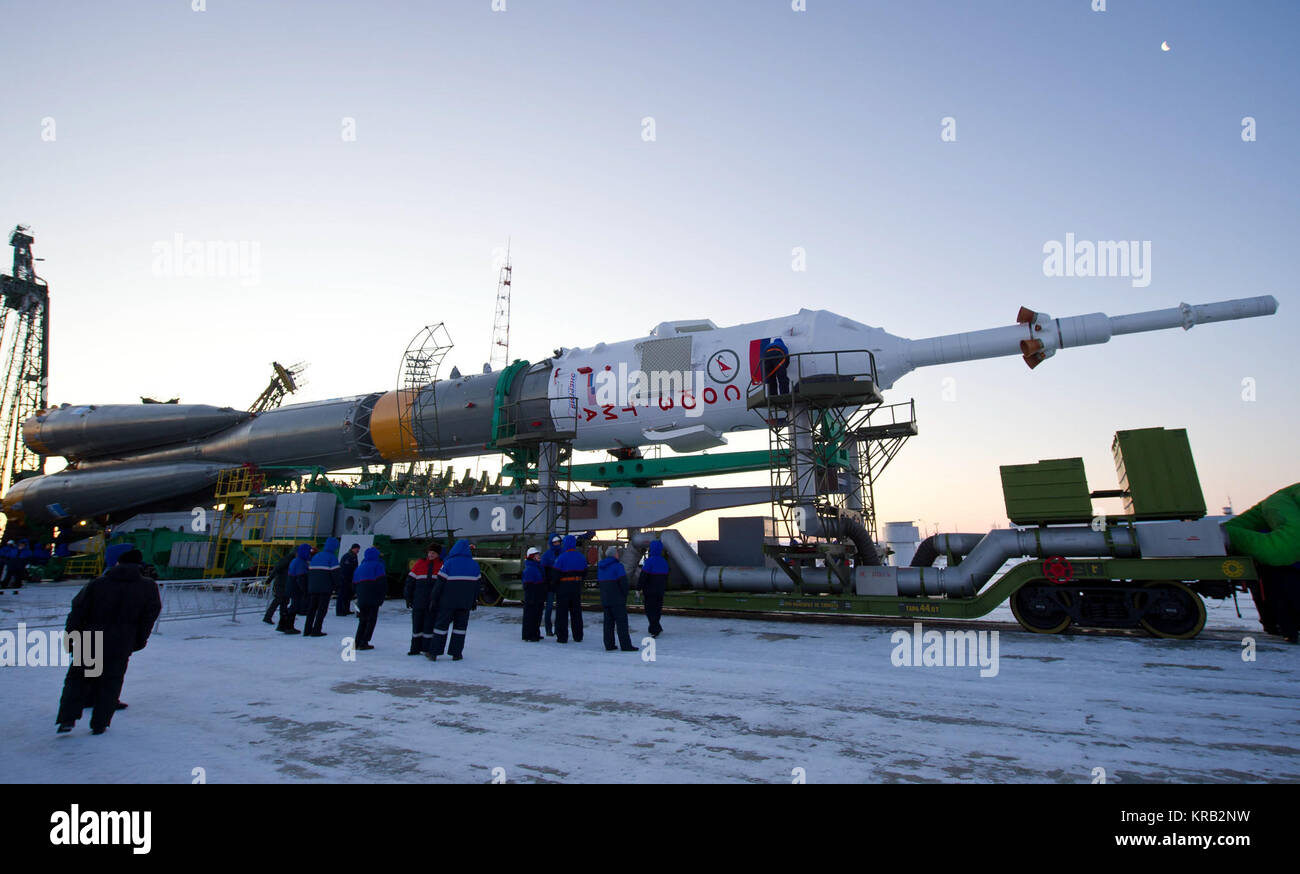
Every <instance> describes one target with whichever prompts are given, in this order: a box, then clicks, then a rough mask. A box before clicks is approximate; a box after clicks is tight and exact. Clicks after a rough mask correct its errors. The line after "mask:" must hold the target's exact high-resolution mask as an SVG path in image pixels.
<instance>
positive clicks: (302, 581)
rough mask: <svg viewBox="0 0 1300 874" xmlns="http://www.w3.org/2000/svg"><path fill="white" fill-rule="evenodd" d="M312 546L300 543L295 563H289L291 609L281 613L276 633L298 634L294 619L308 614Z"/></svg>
mask: <svg viewBox="0 0 1300 874" xmlns="http://www.w3.org/2000/svg"><path fill="white" fill-rule="evenodd" d="M310 561H311V544H310V543H299V544H298V547H297V549H295V550H294V557H293V561H291V562H289V585H288V586H287V587H286V589H285V591H286V592H287V593H288V595H289V609H287V610H281V611H280V624H279V626H277V627H276V629H275V630H276V631H283V632H284V633H285V634H298V633H299V631H298V629H297V628H294V627H293V623H294V617H296V616H298V615H299V614H302V615H306V613H307V572H308V570H309V568H310V564H309V562H310Z"/></svg>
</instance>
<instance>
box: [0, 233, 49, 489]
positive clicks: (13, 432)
mask: <svg viewBox="0 0 1300 874" xmlns="http://www.w3.org/2000/svg"><path fill="white" fill-rule="evenodd" d="M27 231H28V228H27V227H26V226H25V225H18V226H17V227H15V228H14V230H13V232H12V233H11V234H10V235H9V245H10V246H13V249H14V266H13V274H12V275H9V276H0V294H2V295H3V298H4V307H3V309H0V342H3V343H4V345H5V355H4V362H5V365H4V366H5V370H4V390H3V391H4V394H3V397H2V398H0V451H3V455H4V458H3V462H2V464H3V470H2V471H0V492H4V491H7V490H8V489H9V487H10V486H11V485H13V484H14V483H15V482H17V481H18V480H20V479H23V478H25V477H29V476H37V475H39V474H41V473H42V472H44V469H45V457H44V456H42V455H38V454H37V453H35V452H33V451H32V450H31V449H29V448H27V444H26V443H24V442H23V436H22V428H23V422H24V421H25V420H26V419H27V418H29V417H30V416H33V415H35V414H36V413H37V412H39V411H41V410H44V409H45V408H46V405H47V403H48V400H47V398H46V391H47V388H48V385H49V371H50V319H49V309H50V295H49V288H48V286H47V285H46V284H45V280H43V279H41V278H40V277H39V276H37V275H36V272H35V270H34V269H33V267H32V264H33V262H34V261H36V260H39V259H35V258H33V257H32V243H33V242H34V241H35V238H34V237H33V236H31V235H30V234H28V233H27Z"/></svg>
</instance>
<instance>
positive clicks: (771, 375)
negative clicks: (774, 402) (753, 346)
mask: <svg viewBox="0 0 1300 874" xmlns="http://www.w3.org/2000/svg"><path fill="white" fill-rule="evenodd" d="M760 358H761V360H762V367H763V381H764V382H766V383H767V393H768V394H769V395H788V394H789V393H790V376H789V373H788V371H789V369H790V349H789V348H788V347H787V346H786V345H785V341H784V340H782V339H781V338H780V337H773V338H772V339H770V340H768V341H767V342H766V343H764V344H763V347H762V353H761V356H760Z"/></svg>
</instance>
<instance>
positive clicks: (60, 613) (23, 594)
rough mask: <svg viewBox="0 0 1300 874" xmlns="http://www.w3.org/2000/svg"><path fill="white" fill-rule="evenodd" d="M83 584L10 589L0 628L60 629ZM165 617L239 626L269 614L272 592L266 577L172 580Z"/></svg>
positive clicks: (164, 585) (165, 591)
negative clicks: (245, 618)
mask: <svg viewBox="0 0 1300 874" xmlns="http://www.w3.org/2000/svg"><path fill="white" fill-rule="evenodd" d="M84 585H85V583H43V584H37V585H27V586H24V587H23V588H21V589H17V590H14V589H9V590H6V591H5V592H4V594H2V595H0V628H16V627H17V626H18V625H20V624H22V625H26V626H27V627H28V628H62V627H63V625H64V623H65V622H67V619H68V609H69V606H70V605H71V604H72V599H73V597H74V596H75V595H76V594H77V592H79V591H80V590H81V588H82V586H84ZM158 591H159V595H160V596H161V597H162V612H161V613H160V614H159V615H158V623H156V624H155V625H154V629H155V630H158V627H159V625H160V624H161V623H163V622H170V621H172V620H177V619H205V618H209V617H214V616H226V617H229V618H230V620H231V621H232V622H238V621H239V615H240V614H241V613H244V614H247V613H255V612H258V611H265V610H266V608H267V605H268V604H270V599H271V587H270V585H268V583H267V581H266V578H265V577H238V578H232V579H223V580H172V581H162V582H160V583H159V584H158Z"/></svg>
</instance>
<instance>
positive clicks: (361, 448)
mask: <svg viewBox="0 0 1300 874" xmlns="http://www.w3.org/2000/svg"><path fill="white" fill-rule="evenodd" d="M1276 311H1277V300H1276V299H1275V298H1273V297H1267V296H1266V297H1253V298H1243V299H1240V300H1231V301H1221V302H1217V303H1210V304H1202V305H1195V306H1193V305H1188V304H1181V305H1179V306H1177V307H1172V308H1169V309H1164V310H1152V311H1149V312H1143V313H1134V314H1130V315H1122V316H1107V315H1105V314H1103V313H1091V314H1088V315H1082V316H1070V317H1065V318H1060V319H1054V318H1052V317H1050V316H1049V315H1047V314H1046V313H1039V312H1034V311H1031V310H1028V309H1024V308H1022V309H1021V310H1020V313H1019V314H1018V316H1017V319H1016V324H1014V325H1011V326H1008V327H1003V328H992V329H989V330H982V331H970V332H965V333H959V334H948V335H944V336H938V337H928V338H925V339H920V340H911V339H907V338H904V337H898V336H895V335H893V334H890V333H888V332H886V331H884V330H882V329H880V328H874V327H871V326H869V325H864V324H862V323H860V322H856V321H853V320H851V319H848V318H845V317H843V316H838V315H835V314H834V313H830V312H827V311H825V310H806V309H805V310H800V311H799V312H798V313H797V314H795V315H793V316H787V317H783V318H776V319H769V320H766V321H759V322H751V323H748V324H742V325H735V326H733V327H727V328H719V327H718V326H716V325H715V324H714V323H713V322H711V321H708V320H699V321H672V322H662V323H660V324H659V325H657V326H656V327H655V328H654V330H653V331H651V332H650V334H649V335H648V336H646V337H641V338H638V339H634V340H625V341H621V342H615V343H598V344H596V345H595V346H593V347H591V348H587V349H562V350H560V351H559V354H557V355H556V356H555V357H552V358H548V359H545V360H543V361H539V362H537V363H535V364H527V363H526V362H517V363H516V365H512V366H511V367H508V368H505V369H504V370H499V371H494V372H490V373H481V374H473V375H470V376H457V377H455V378H449V379H442V380H438V381H437V382H435V383H432V384H430V385H428V386H426V387H424V388H423V389H420V390H418V391H415V390H399V391H388V392H375V393H372V394H367V395H357V396H355V397H347V398H336V399H332V400H326V401H318V402H315V403H305V404H294V405H291V406H285V407H280V408H278V409H274V410H269V411H267V412H264V413H261V414H258V415H250V414H248V413H245V412H242V411H237V410H232V409H230V408H228V407H227V408H219V407H212V406H205V405H199V404H191V405H167V404H140V405H136V404H123V405H104V406H79V407H72V406H64V407H60V408H57V409H53V410H48V411H45V412H43V413H40V414H38V415H36V416H33V417H32V418H30V419H28V420H27V421H26V422H25V423H24V425H23V439H24V440H25V441H26V442H27V445H28V446H30V447H32V448H33V449H35V450H36V451H38V452H40V453H41V454H43V455H62V456H65V457H66V458H67V459H68V461H69V468H68V469H67V470H64V471H60V472H58V473H54V474H48V475H45V476H38V477H31V478H28V479H24V480H20V481H19V482H17V483H15V484H14V485H13V486H12V487H11V488H10V489H9V492H8V493H7V494H6V495H5V497H4V510H5V512H6V513H8V514H9V515H10V517H12V518H18V519H25V520H26V521H27V522H30V523H50V522H58V521H61V520H63V521H66V520H69V519H81V518H87V517H91V516H98V515H103V514H107V513H114V512H117V511H122V510H129V509H131V508H135V507H141V506H144V505H153V504H159V503H165V502H167V501H170V500H178V499H181V498H185V497H188V496H191V495H194V494H196V493H199V492H202V491H203V490H204V489H210V488H211V487H212V486H213V484H215V482H216V479H217V474H218V472H219V471H220V470H222V469H223V468H229V467H235V466H239V465H242V464H252V465H287V466H302V467H303V468H304V469H306V468H311V467H320V468H324V469H326V470H344V469H349V468H356V467H359V466H360V465H363V464H371V465H375V464H387V463H391V462H401V461H412V460H425V459H447V458H455V457H461V456H472V455H480V454H483V453H485V452H491V451H493V447H494V445H495V441H496V440H497V439H498V438H499V437H501V436H502V430H501V426H502V423H503V421H505V420H506V419H508V420H509V422H510V425H511V433H512V434H527V433H529V432H535V433H537V434H544V433H556V432H560V433H566V434H570V435H572V436H571V437H570V439H571V442H572V445H573V447H574V448H575V449H579V450H602V449H610V450H613V449H626V448H634V447H641V446H649V445H653V444H663V445H666V446H668V447H670V448H671V449H673V450H675V451H678V452H692V451H698V450H702V449H709V448H713V447H717V446H722V445H725V443H726V442H727V437H726V435H727V434H728V433H731V432H737V431H748V430H756V429H762V428H766V427H767V424H766V422H765V421H764V419H763V417H762V414H761V412H760V411H756V410H754V409H751V405H750V404H749V403H748V400H749V398H750V396H751V393H754V392H758V393H761V392H763V391H764V389H765V385H766V382H765V380H766V378H767V377H768V376H770V375H772V368H773V367H774V366H775V365H776V364H777V363H779V361H780V360H782V359H783V358H784V356H785V350H788V358H784V360H786V361H787V362H788V363H787V364H786V365H785V367H784V368H782V369H781V371H780V376H783V377H784V378H786V379H788V380H789V381H790V382H791V383H793V384H795V385H798V384H799V383H800V382H801V381H803V380H808V379H814V380H815V379H818V378H821V379H825V378H827V377H831V376H835V377H837V378H838V379H840V380H844V379H846V378H847V379H853V380H858V381H862V382H864V383H865V382H871V383H872V387H873V388H875V389H888V388H890V387H892V386H893V384H894V383H895V382H896V381H897V380H898V379H899V378H901V377H902V376H904V375H906V374H907V373H909V372H911V371H912V370H915V369H917V368H920V367H929V366H933V365H939V364H951V363H955V362H959V361H972V360H977V359H981V358H994V357H1002V356H1019V357H1021V358H1023V360H1024V361H1025V363H1026V364H1028V365H1029V367H1031V368H1033V367H1037V366H1038V365H1039V364H1041V363H1042V362H1043V361H1045V360H1046V359H1047V358H1049V357H1051V356H1053V355H1054V354H1056V352H1058V351H1059V350H1061V349H1069V348H1073V347H1075V346H1088V345H1095V344H1099V343H1105V342H1107V341H1109V340H1110V338H1111V337H1112V336H1115V335H1119V334H1132V333H1139V332H1146V331H1157V330H1162V329H1165V328H1183V329H1190V328H1191V327H1193V326H1194V325H1198V324H1205V323H1210V322H1219V321H1227V320H1231V319H1246V318H1254V317H1257V316H1266V315H1272V314H1273V313H1275V312H1276ZM778 340H779V341H780V342H779V343H777V341H778ZM781 346H784V347H785V348H784V350H781V351H780V352H778V353H777V354H776V357H775V358H774V357H771V356H772V355H773V350H774V349H776V350H780V347H781ZM780 390H785V389H784V388H781V389H780ZM435 411H436V412H435Z"/></svg>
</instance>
